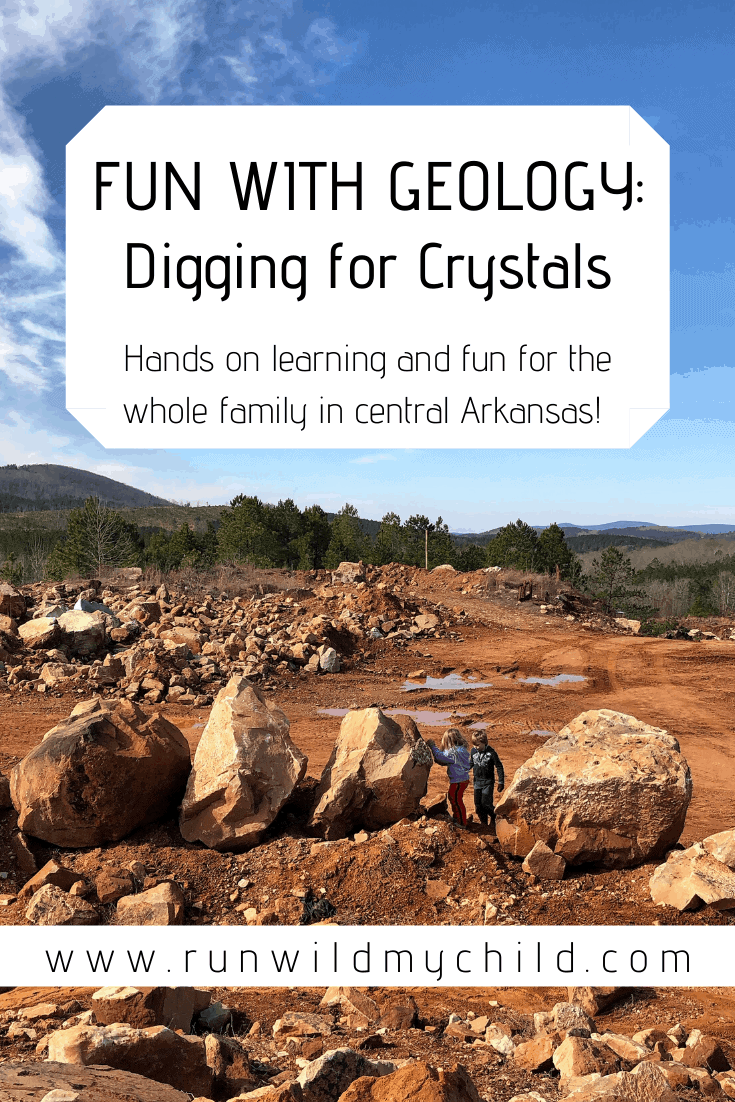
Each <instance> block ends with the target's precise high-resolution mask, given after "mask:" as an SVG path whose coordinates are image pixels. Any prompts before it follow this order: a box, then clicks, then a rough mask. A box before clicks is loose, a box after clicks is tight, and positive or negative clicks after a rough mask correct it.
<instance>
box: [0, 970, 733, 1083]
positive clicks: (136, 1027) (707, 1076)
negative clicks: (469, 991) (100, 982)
mask: <svg viewBox="0 0 735 1102" xmlns="http://www.w3.org/2000/svg"><path fill="white" fill-rule="evenodd" d="M625 994H627V989H626V988H569V989H568V1000H569V1001H567V1002H560V1003H557V1004H556V1005H555V1006H554V1007H553V1009H552V1010H550V1011H539V1012H537V1013H535V1014H521V1013H518V1012H510V1013H508V1012H505V1011H504V1010H503V1008H502V1007H499V1006H498V1003H497V1002H492V1003H491V1004H490V1011H491V1013H490V1015H478V1014H477V1013H475V1012H473V1011H470V1012H468V1013H467V1014H466V1016H465V1017H461V1016H460V1015H458V1014H450V1015H449V1020H448V1022H447V1023H446V1025H445V1026H444V1027H443V1032H441V1028H442V1027H437V1026H436V1025H433V1024H432V1025H424V1026H422V1024H421V1023H420V1021H419V1020H418V1013H417V1008H416V1004H415V1002H414V1000H413V998H412V996H411V995H410V994H409V993H407V992H404V991H393V992H391V993H390V994H387V993H386V992H385V991H382V992H380V991H376V990H375V989H365V988H350V987H332V988H329V989H328V990H327V991H326V993H325V995H324V997H323V998H322V1000H321V1003H320V1005H319V1007H318V1010H317V1012H315V1013H304V1012H302V1011H287V1012H285V1013H282V1014H281V1016H280V1017H279V1018H278V1019H277V1020H276V1021H275V1023H274V1025H273V1028H272V1030H271V1031H270V1034H267V1033H266V1032H265V1031H264V1030H263V1029H262V1027H261V1023H260V1022H255V1023H253V1024H252V1025H250V1027H249V1030H248V1032H247V1034H246V1035H245V1034H244V1030H243V1029H242V1017H241V1016H240V1017H238V1015H236V1013H235V1012H234V1011H232V1010H231V1009H230V1008H228V1007H227V1006H223V1005H222V1003H214V1004H212V1003H211V994H210V992H209V991H207V990H203V989H200V988H188V987H180V988H162V987H143V988H136V987H106V988H102V989H100V990H99V991H97V992H95V994H94V995H93V996H92V998H91V999H89V998H88V997H87V1000H86V1001H87V1002H88V1003H89V1006H90V1008H89V1009H87V1010H84V1009H83V1007H82V1005H80V1003H78V1002H76V1000H73V999H69V1000H67V1001H62V1000H61V999H59V1001H58V1002H46V1003H41V1004H38V1005H29V1006H24V1007H22V1008H21V1009H18V1010H11V1011H5V1012H4V1013H2V1014H1V1015H0V1034H4V1036H5V1037H7V1039H8V1041H15V1042H18V1043H20V1045H21V1047H23V1046H24V1045H25V1046H29V1047H30V1046H33V1045H35V1048H36V1054H37V1057H38V1056H41V1057H45V1061H44V1062H43V1063H32V1064H28V1063H25V1064H23V1063H20V1062H16V1061H6V1062H3V1063H0V1091H2V1090H3V1089H5V1090H8V1091H10V1093H11V1094H12V1095H13V1097H15V1092H14V1091H13V1090H10V1088H18V1093H20V1088H21V1087H22V1088H23V1089H24V1091H26V1092H28V1091H29V1090H30V1089H31V1088H34V1089H35V1088H40V1087H46V1089H47V1090H50V1089H53V1088H56V1089H57V1090H66V1089H67V1088H69V1091H70V1097H72V1098H73V1097H75V1094H74V1092H78V1091H81V1090H85V1089H86V1088H87V1087H90V1088H92V1087H94V1088H96V1089H97V1090H100V1091H101V1093H100V1097H102V1092H104V1097H105V1098H106V1099H110V1102H118V1099H119V1100H120V1102H122V1100H123V1099H125V1100H126V1102H186V1100H187V1099H191V1098H192V1096H196V1102H212V1100H214V1099H217V1100H219V1102H225V1100H226V1102H256V1100H257V1102H480V1098H481V1096H480V1094H479V1092H478V1088H477V1084H476V1082H474V1081H473V1076H472V1075H471V1074H470V1073H469V1072H468V1070H467V1067H466V1066H465V1065H464V1063H462V1062H457V1060H456V1058H455V1053H457V1049H458V1048H459V1050H460V1052H461V1051H462V1050H464V1051H465V1052H467V1053H468V1056H469V1055H470V1053H471V1058H470V1059H469V1060H468V1063H470V1065H471V1066H473V1067H476V1068H482V1069H483V1076H484V1077H485V1076H487V1075H488V1074H489V1075H490V1076H491V1083H492V1086H493V1091H492V1097H500V1098H503V1099H506V1098H508V1095H509V1094H511V1090H509V1089H508V1086H507V1084H508V1080H509V1078H510V1080H511V1081H514V1082H515V1083H516V1084H517V1085H518V1084H529V1083H530V1087H529V1089H526V1090H525V1091H524V1093H521V1094H515V1095H513V1097H512V1098H510V1099H509V1102H546V1100H547V1099H549V1098H554V1099H559V1100H566V1099H574V1100H575V1102H675V1099H676V1098H677V1097H680V1092H681V1091H684V1092H687V1091H689V1090H692V1091H696V1092H698V1093H699V1094H700V1095H702V1096H708V1097H720V1098H725V1097H729V1098H733V1097H735V1072H733V1070H732V1069H731V1066H730V1062H729V1060H728V1058H727V1056H726V1054H725V1052H724V1051H723V1048H722V1046H721V1045H720V1043H719V1041H718V1040H717V1038H715V1037H711V1036H707V1035H705V1034H703V1033H702V1032H701V1031H700V1030H698V1029H685V1028H684V1027H683V1026H682V1025H681V1024H676V1025H674V1026H672V1027H670V1028H668V1029H667V1028H658V1027H656V1026H650V1027H648V1028H642V1029H638V1030H637V1031H636V1032H635V1033H633V1034H632V1035H628V1034H627V1033H620V1032H613V1031H610V1030H606V1031H602V1032H600V1031H598V1029H597V1026H596V1022H595V1020H594V1016H595V1015H596V1014H599V1013H600V1012H601V1011H602V1010H603V1009H605V1008H606V1007H607V1006H609V1005H611V1004H612V1003H614V1002H615V1001H616V1000H619V999H620V998H621V997H622V996H624V995H625ZM81 997H82V996H81V995H80V998H81ZM492 1015H495V1020H493V1017H492ZM445 1021H446V1019H445ZM417 1027H418V1028H417ZM247 1028H248V1026H247V1025H245V1029H247ZM437 1028H439V1029H440V1032H441V1036H440V1034H439V1033H437ZM408 1030H412V1031H413V1036H414V1041H413V1042H412V1044H415V1043H416V1039H417V1037H418V1035H419V1034H421V1035H423V1037H424V1038H427V1041H428V1047H427V1046H424V1048H425V1049H426V1051H425V1054H424V1057H423V1058H419V1057H416V1056H409V1057H408V1058H406V1059H391V1060H386V1059H381V1058H380V1055H379V1051H380V1049H381V1048H384V1047H385V1043H386V1042H385V1040H384V1038H389V1039H392V1040H396V1039H397V1035H398V1034H400V1033H402V1032H404V1031H408ZM225 1031H226V1032H225ZM350 1035H354V1038H355V1039H354V1040H350V1043H349V1044H345V1040H346V1039H348V1038H349V1037H350ZM358 1037H361V1039H359V1040H358V1039H357V1038H358ZM434 1038H437V1039H438V1040H439V1043H440V1045H441V1052H442V1056H441V1059H440V1061H439V1062H440V1064H441V1066H439V1067H437V1066H435V1065H434V1062H433V1060H429V1059H427V1058H426V1056H427V1055H428V1053H429V1052H430V1051H431V1044H432V1043H433V1040H434ZM483 1052H484V1053H486V1056H483V1057H482V1058H481V1059H480V1060H478V1059H477V1057H478V1055H480V1054H481V1053H483ZM457 1054H458V1053H457ZM496 1070H497V1072H498V1073H502V1074H501V1075H499V1078H498V1080H497V1082H495V1081H494V1080H493V1079H492V1076H493V1073H494V1071H496ZM52 1077H54V1078H52ZM503 1087H504V1088H505V1090H504V1092H503ZM535 1088H538V1089H535ZM516 1089H517V1087H516ZM36 1096H37V1097H38V1098H41V1097H42V1096H41V1092H40V1090H39V1092H38V1094H37V1095H34V1097H36ZM687 1096H688V1095H687ZM76 1097H79V1096H78V1095H77V1096H76ZM95 1097H96V1095H95ZM484 1097H487V1094H485V1095H484ZM52 1098H53V1096H51V1097H49V1099H48V1100H47V1102H52ZM64 1098H65V1100H66V1095H65V1096H64ZM53 1102H57V1100H56V1099H53ZM59 1102H60V1100H59Z"/></svg>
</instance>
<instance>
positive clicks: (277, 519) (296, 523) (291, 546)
mask: <svg viewBox="0 0 735 1102" xmlns="http://www.w3.org/2000/svg"><path fill="white" fill-rule="evenodd" d="M266 522H267V525H268V527H269V528H271V529H272V531H273V533H274V535H275V536H276V539H277V540H278V545H279V548H280V555H279V560H278V565H279V566H288V567H289V568H290V569H293V568H294V567H295V566H296V565H297V563H298V561H299V557H300V552H299V547H298V539H299V536H300V535H301V531H302V516H301V510H300V509H299V507H298V505H296V503H295V502H294V501H292V500H291V498H290V497H289V498H287V499H286V500H285V501H279V502H278V504H277V505H271V506H269V507H268V509H267V512H266Z"/></svg>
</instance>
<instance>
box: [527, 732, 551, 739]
mask: <svg viewBox="0 0 735 1102" xmlns="http://www.w3.org/2000/svg"><path fill="white" fill-rule="evenodd" d="M528 733H529V735H535V736H536V738H553V737H554V735H555V734H556V731H529V732H528Z"/></svg>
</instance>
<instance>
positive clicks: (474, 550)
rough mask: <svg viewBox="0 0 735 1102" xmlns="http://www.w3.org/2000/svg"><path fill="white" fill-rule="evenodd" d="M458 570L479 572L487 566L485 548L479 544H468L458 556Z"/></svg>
mask: <svg viewBox="0 0 735 1102" xmlns="http://www.w3.org/2000/svg"><path fill="white" fill-rule="evenodd" d="M456 564H457V569H458V570H465V571H469V570H479V569H480V567H482V566H484V565H485V548H484V547H480V545H479V544H477V543H468V544H466V545H465V546H464V547H463V548H462V550H461V551H460V552H459V553H458V554H456Z"/></svg>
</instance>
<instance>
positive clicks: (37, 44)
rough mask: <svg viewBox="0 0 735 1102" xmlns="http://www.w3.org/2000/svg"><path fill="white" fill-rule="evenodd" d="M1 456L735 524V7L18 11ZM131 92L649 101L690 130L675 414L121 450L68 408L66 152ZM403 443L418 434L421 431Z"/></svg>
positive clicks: (489, 511) (8, 106) (6, 190)
mask: <svg viewBox="0 0 735 1102" xmlns="http://www.w3.org/2000/svg"><path fill="white" fill-rule="evenodd" d="M3 10H4V16H5V25H4V29H3V32H2V38H3V53H2V55H0V56H2V58H3V61H2V78H1V87H0V92H1V98H0V397H1V398H2V402H0V461H1V462H5V463H8V462H14V463H24V462H36V463H39V462H52V463H66V464H70V465H72V466H76V467H84V468H87V469H90V470H94V471H98V472H100V473H103V474H107V475H109V476H111V477H113V478H118V479H120V480H121V481H125V482H129V483H131V484H133V485H136V486H141V487H144V488H145V489H148V490H150V491H152V492H154V493H159V494H162V495H163V496H165V497H169V498H172V499H176V500H190V501H209V502H211V503H215V502H223V501H227V500H229V499H230V497H232V496H233V495H234V494H235V493H239V492H245V493H257V494H258V495H259V496H261V497H262V498H264V499H265V500H277V499H278V498H279V497H285V496H289V497H293V498H294V500H296V501H297V502H298V503H299V504H300V505H308V504H311V503H313V502H317V503H319V504H321V505H322V506H324V507H325V508H327V509H337V508H339V507H340V506H341V505H342V504H343V503H344V502H345V501H350V502H352V503H353V504H355V505H357V506H358V507H359V508H360V511H361V513H362V514H363V515H364V516H371V517H378V518H379V517H380V516H382V515H383V513H385V512H386V511H388V510H389V509H394V510H395V511H397V512H398V513H399V514H400V515H401V516H406V515H408V514H409V513H413V512H423V513H428V514H430V515H431V516H432V517H434V516H436V515H437V514H441V515H442V516H443V517H444V518H445V519H447V520H448V521H449V523H450V525H452V526H453V527H457V528H476V529H482V528H488V527H491V526H494V525H496V524H498V523H504V522H505V521H507V520H509V519H514V518H515V517H517V516H522V517H524V519H526V520H528V521H530V522H533V523H547V522H550V521H552V520H555V519H557V520H564V521H577V522H579V523H587V524H594V523H595V522H603V521H607V520H615V519H621V518H624V519H640V520H649V521H657V522H660V523H665V524H666V523H669V524H686V523H692V524H694V523H698V524H704V523H708V522H712V523H722V524H730V523H732V525H733V527H735V483H734V482H733V478H732V475H731V473H730V472H732V470H733V469H735V401H733V399H734V398H735V347H734V341H733V338H734V337H735V217H734V213H733V205H734V204H733V194H734V193H735V189H734V188H733V180H734V177H735V102H734V101H735V75H734V74H735V49H734V45H735V21H734V20H733V13H732V5H731V4H730V3H729V2H727V3H718V4H707V3H689V4H685V3H669V4H660V5H659V4H656V5H654V4H642V3H610V2H604V0H603V2H601V3H596V4H594V5H591V4H589V3H588V2H585V3H582V2H578V3H571V2H564V3H562V2H556V3H554V2H539V3H525V4H524V3H520V2H517V3H513V4H511V3H509V2H505V3H501V4H488V3H482V4H479V3H478V4H474V5H473V4H462V3H455V4H453V5H447V4H446V3H445V2H444V3H442V4H439V3H437V2H435V0H422V2H421V3H418V2H414V0H410V2H403V3H400V4H396V3H395V2H393V3H387V2H383V0H371V3H370V4H356V3H354V2H351V0H332V2H331V3H327V2H322V0H312V3H311V4H310V5H309V6H308V7H305V6H300V5H297V4H292V3H289V2H287V0H282V2H280V3H279V2H271V0H252V2H248V3H244V2H243V3H227V2H221V3H216V4H215V3H205V2H201V0H199V2H197V0H169V2H167V3H161V2H155V0H153V2H152V0H137V2H134V3H130V2H127V3H126V2H124V0H123V2H120V0H114V2H111V0H95V2H94V3H92V2H90V0H84V2H80V0H37V2H36V3H35V4H31V3H29V2H13V0H5V3H4V5H3ZM107 103H141V104H143V103H163V104H166V103H243V104H255V105H257V104H261V103H324V104H330V103H338V104H350V103H356V104H370V103H380V104H391V103H394V104H404V103H405V104H412V103H415V104H432V103H457V104H464V103H467V104H470V103H497V104H515V103H529V104H534V103H536V104H546V103H549V104H551V103H566V104H586V103H625V104H627V103H629V104H631V105H632V106H633V107H634V108H635V109H636V110H637V111H638V112H639V113H640V114H641V115H643V116H644V118H646V119H647V120H648V121H649V122H650V123H651V125H653V126H654V127H655V128H656V129H657V130H658V132H659V133H660V134H661V135H662V136H663V137H664V138H665V139H666V141H668V142H669V143H670V145H671V172H672V179H671V209H672V238H671V245H672V249H671V266H672V334H671V336H672V354H671V370H672V393H671V410H670V412H669V414H668V415H667V416H666V417H665V418H664V419H663V420H662V421H660V422H659V423H658V424H657V425H656V426H655V427H654V428H653V429H651V430H650V431H649V432H648V433H647V434H646V436H645V437H644V438H643V439H642V440H641V441H640V442H639V443H638V444H637V445H636V446H635V447H633V448H632V449H631V450H630V451H627V452H622V451H605V450H597V451H592V450H590V451H574V452H572V451H568V452H567V451H562V452H539V451H512V452H508V451H491V450H488V451H482V452H479V451H437V452H428V451H413V452H410V451H409V452H407V451H405V450H402V449H400V448H398V447H397V448H396V449H395V450H392V451H389V452H386V451H383V452H334V451H329V450H324V451H313V452H287V451H235V452H233V451H227V452H211V451H210V452H201V451H179V452H163V451H132V450H124V451H120V450H115V451H112V450H110V451H107V450H105V449H103V448H102V447H101V446H100V445H99V444H97V443H96V441H95V440H94V439H93V438H92V437H90V436H89V435H88V434H87V433H86V431H85V430H84V429H83V428H82V427H81V426H80V425H78V424H77V422H76V421H74V420H73V418H71V417H70V416H69V415H68V414H67V413H66V411H65V409H64V387H63V383H64V374H63V373H64V340H63V337H64V330H63V325H64V321H63V310H64V282H63V281H64V257H63V247H64V221H63V202H64V146H65V143H66V142H67V141H68V140H69V139H70V138H71V137H72V136H73V135H74V134H75V133H76V132H77V131H78V130H79V129H80V128H81V127H82V126H83V125H84V124H85V123H86V122H87V121H88V120H89V119H90V118H91V117H92V116H93V115H94V114H95V113H96V112H97V111H98V110H100V108H102V107H103V106H104V105H105V104H107ZM396 443H397V444H398V443H399V437H398V436H397V440H396Z"/></svg>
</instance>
